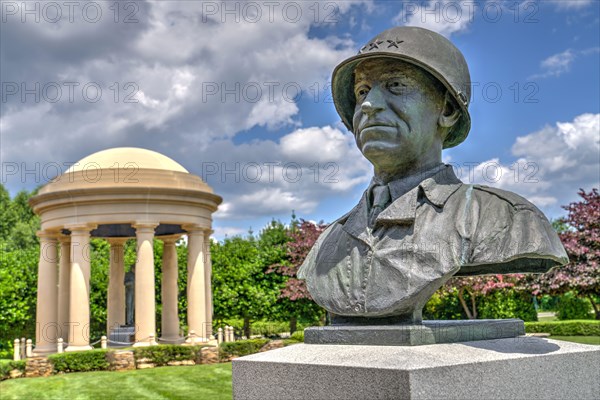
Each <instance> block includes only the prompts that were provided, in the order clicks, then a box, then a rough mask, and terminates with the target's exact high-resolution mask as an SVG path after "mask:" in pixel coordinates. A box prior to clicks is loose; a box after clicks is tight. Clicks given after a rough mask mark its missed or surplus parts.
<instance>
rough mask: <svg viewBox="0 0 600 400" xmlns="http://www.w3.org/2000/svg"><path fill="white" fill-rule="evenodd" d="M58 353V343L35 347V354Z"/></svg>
mask: <svg viewBox="0 0 600 400" xmlns="http://www.w3.org/2000/svg"><path fill="white" fill-rule="evenodd" d="M54 353H58V348H57V347H56V345H55V344H54V345H47V346H36V347H35V348H34V349H33V356H34V357H35V356H46V355H48V354H54Z"/></svg>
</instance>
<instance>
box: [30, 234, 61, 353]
mask: <svg viewBox="0 0 600 400" xmlns="http://www.w3.org/2000/svg"><path fill="white" fill-rule="evenodd" d="M37 236H38V237H39V238H40V259H39V264H38V289H37V307H36V329H35V353H36V354H48V353H55V352H56V344H57V339H58V335H59V333H58V318H57V317H58V315H57V311H58V276H57V275H58V273H57V272H58V271H57V264H58V252H57V247H56V244H57V238H56V234H53V233H48V232H44V231H40V232H38V233H37Z"/></svg>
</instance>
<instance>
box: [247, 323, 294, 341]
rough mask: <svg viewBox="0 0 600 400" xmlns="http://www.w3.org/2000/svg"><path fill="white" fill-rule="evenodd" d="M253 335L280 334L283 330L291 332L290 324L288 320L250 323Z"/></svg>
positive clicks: (268, 335) (269, 335)
mask: <svg viewBox="0 0 600 400" xmlns="http://www.w3.org/2000/svg"><path fill="white" fill-rule="evenodd" d="M250 326H251V330H252V334H253V335H261V336H267V337H273V336H278V335H279V334H280V333H282V332H289V330H290V324H289V323H288V322H277V321H275V322H273V321H256V322H254V323H252V324H250Z"/></svg>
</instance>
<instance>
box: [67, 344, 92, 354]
mask: <svg viewBox="0 0 600 400" xmlns="http://www.w3.org/2000/svg"><path fill="white" fill-rule="evenodd" d="M93 349H94V348H93V347H92V346H90V345H86V346H75V345H69V346H67V348H66V349H65V352H70V351H85V350H93Z"/></svg>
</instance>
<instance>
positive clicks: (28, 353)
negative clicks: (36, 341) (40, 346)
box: [25, 339, 33, 357]
mask: <svg viewBox="0 0 600 400" xmlns="http://www.w3.org/2000/svg"><path fill="white" fill-rule="evenodd" d="M26 343H27V345H26V346H27V348H26V350H25V355H26V356H27V357H33V342H32V341H31V339H27V342H26Z"/></svg>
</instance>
